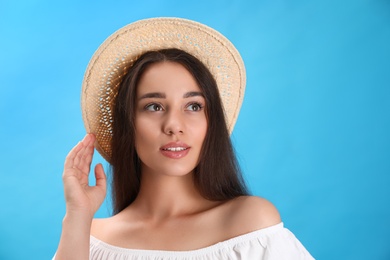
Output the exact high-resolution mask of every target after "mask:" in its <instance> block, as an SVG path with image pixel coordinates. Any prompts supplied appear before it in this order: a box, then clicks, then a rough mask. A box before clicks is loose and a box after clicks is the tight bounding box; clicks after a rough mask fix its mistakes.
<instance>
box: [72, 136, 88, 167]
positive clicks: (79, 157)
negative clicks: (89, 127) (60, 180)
mask: <svg viewBox="0 0 390 260" xmlns="http://www.w3.org/2000/svg"><path fill="white" fill-rule="evenodd" d="M90 141H91V136H90V135H89V134H87V135H85V137H84V139H83V140H82V141H81V145H82V148H81V149H80V150H79V151H78V152H77V154H76V157H75V158H74V165H73V166H74V167H75V168H77V169H80V170H81V168H82V166H81V164H82V158H83V156H84V155H85V153H86V151H87V147H88V145H89V142H90Z"/></svg>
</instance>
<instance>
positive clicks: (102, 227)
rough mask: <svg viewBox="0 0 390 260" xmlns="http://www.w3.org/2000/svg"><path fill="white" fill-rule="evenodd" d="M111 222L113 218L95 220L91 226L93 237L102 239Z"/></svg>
mask: <svg viewBox="0 0 390 260" xmlns="http://www.w3.org/2000/svg"><path fill="white" fill-rule="evenodd" d="M111 222H112V218H94V219H93V220H92V224H91V235H92V236H94V237H97V238H100V237H102V235H103V234H104V233H105V232H106V231H107V229H108V227H109V226H110V223H111Z"/></svg>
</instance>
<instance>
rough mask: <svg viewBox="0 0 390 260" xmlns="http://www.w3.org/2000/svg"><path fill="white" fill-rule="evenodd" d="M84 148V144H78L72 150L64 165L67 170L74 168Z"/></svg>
mask: <svg viewBox="0 0 390 260" xmlns="http://www.w3.org/2000/svg"><path fill="white" fill-rule="evenodd" d="M82 148H83V145H82V143H81V142H78V143H77V144H76V145H75V146H74V147H73V148H72V150H70V152H69V153H68V155H67V156H66V158H65V165H64V167H65V168H73V167H74V166H75V158H76V156H77V154H78V153H79V152H80V150H81V149H82Z"/></svg>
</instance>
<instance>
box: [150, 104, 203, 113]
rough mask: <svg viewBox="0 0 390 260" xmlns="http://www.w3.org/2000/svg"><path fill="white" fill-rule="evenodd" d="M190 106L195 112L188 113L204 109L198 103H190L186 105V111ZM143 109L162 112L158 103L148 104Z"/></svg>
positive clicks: (161, 107)
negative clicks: (195, 108) (194, 108)
mask: <svg viewBox="0 0 390 260" xmlns="http://www.w3.org/2000/svg"><path fill="white" fill-rule="evenodd" d="M191 106H192V107H193V106H195V107H197V110H193V109H189V111H192V112H197V111H201V110H202V109H203V108H204V106H203V105H202V104H201V103H199V102H191V103H189V104H188V105H186V109H188V108H189V107H191ZM156 108H158V109H159V110H157V109H156ZM144 109H145V110H146V111H152V112H158V111H161V110H163V106H162V105H161V104H158V103H149V104H147V105H146V106H145V107H144Z"/></svg>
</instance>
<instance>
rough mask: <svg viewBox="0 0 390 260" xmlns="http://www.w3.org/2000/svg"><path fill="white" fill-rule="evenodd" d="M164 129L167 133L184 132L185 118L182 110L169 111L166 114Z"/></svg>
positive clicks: (177, 133)
mask: <svg viewBox="0 0 390 260" xmlns="http://www.w3.org/2000/svg"><path fill="white" fill-rule="evenodd" d="M163 131H164V133H165V134H167V135H180V134H183V133H184V118H183V115H182V114H181V112H180V111H173V110H171V111H169V112H167V113H166V115H165V120H164V124H163Z"/></svg>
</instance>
